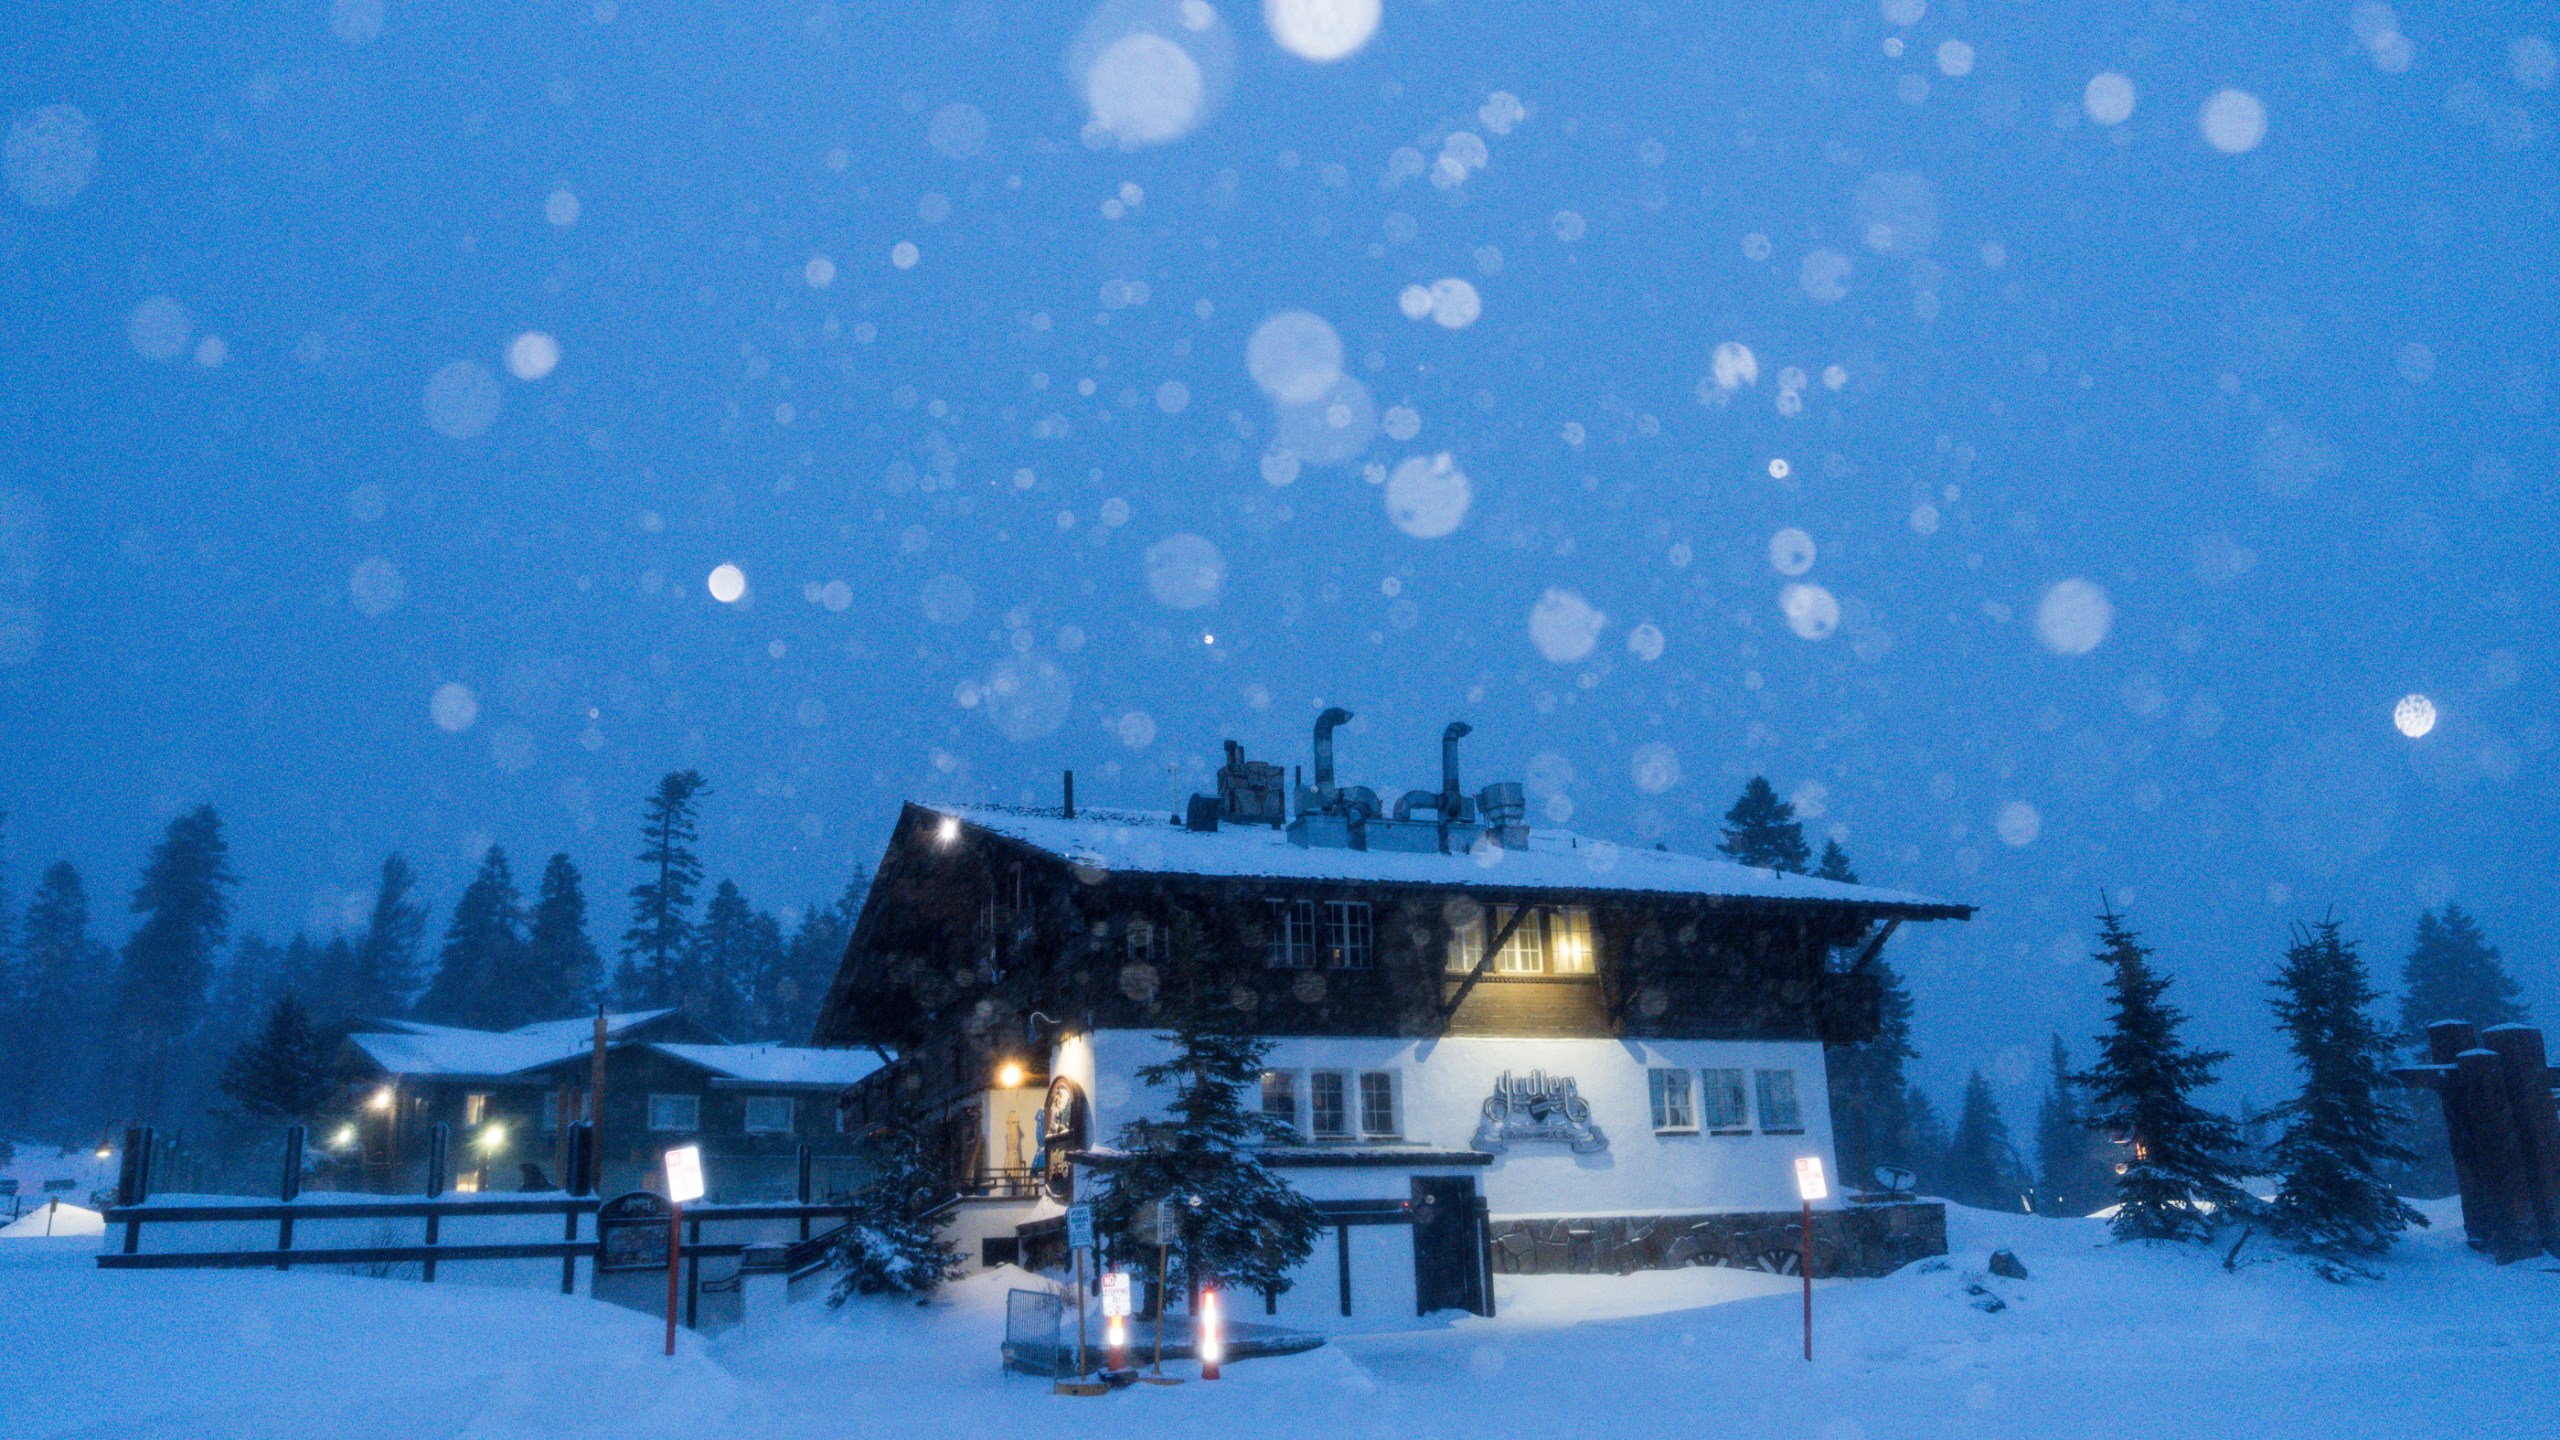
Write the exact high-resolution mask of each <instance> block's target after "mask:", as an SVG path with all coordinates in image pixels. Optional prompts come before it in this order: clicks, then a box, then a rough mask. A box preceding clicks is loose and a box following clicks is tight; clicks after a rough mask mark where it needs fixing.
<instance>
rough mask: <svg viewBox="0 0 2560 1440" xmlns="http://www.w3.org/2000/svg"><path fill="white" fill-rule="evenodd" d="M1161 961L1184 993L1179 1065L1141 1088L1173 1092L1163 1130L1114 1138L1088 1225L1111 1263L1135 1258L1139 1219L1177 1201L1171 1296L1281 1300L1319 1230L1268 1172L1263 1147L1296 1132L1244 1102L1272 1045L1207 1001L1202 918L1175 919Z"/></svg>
mask: <svg viewBox="0 0 2560 1440" xmlns="http://www.w3.org/2000/svg"><path fill="white" fill-rule="evenodd" d="M1166 958H1167V959H1168V961H1169V962H1170V964H1171V967H1172V968H1173V970H1174V972H1175V974H1176V976H1177V977H1178V983H1179V984H1180V985H1181V990H1180V997H1181V998H1180V1000H1179V1002H1178V1003H1179V1009H1178V1011H1177V1012H1176V1017H1175V1024H1174V1031H1173V1033H1172V1034H1171V1035H1167V1036H1164V1037H1162V1038H1163V1039H1164V1040H1165V1041H1166V1042H1167V1043H1168V1044H1170V1045H1172V1046H1173V1049H1174V1053H1173V1055H1172V1056H1171V1057H1170V1058H1168V1059H1166V1060H1164V1061H1161V1062H1159V1063H1157V1064H1153V1065H1145V1066H1141V1067H1139V1070H1138V1079H1139V1080H1140V1081H1141V1082H1142V1083H1144V1084H1145V1085H1147V1086H1148V1087H1149V1088H1150V1089H1153V1088H1157V1087H1170V1088H1171V1090H1172V1092H1173V1095H1172V1100H1171V1103H1170V1104H1169V1105H1168V1106H1167V1107H1166V1110H1165V1115H1164V1118H1162V1119H1154V1118H1148V1119H1139V1120H1132V1121H1130V1122H1129V1123H1128V1124H1126V1125H1123V1126H1121V1127H1120V1132H1119V1135H1118V1136H1117V1137H1116V1148H1117V1149H1118V1151H1119V1154H1118V1155H1117V1156H1115V1157H1114V1158H1113V1159H1111V1160H1110V1161H1109V1162H1108V1163H1107V1166H1106V1167H1105V1176H1106V1181H1105V1186H1104V1189H1103V1191H1102V1194H1101V1196H1100V1197H1099V1198H1098V1199H1097V1200H1096V1201H1095V1204H1094V1221H1095V1224H1096V1225H1097V1227H1098V1228H1100V1229H1101V1230H1102V1231H1103V1232H1104V1233H1105V1234H1106V1235H1109V1236H1111V1237H1113V1241H1112V1243H1113V1248H1114V1250H1115V1252H1118V1253H1127V1254H1133V1253H1135V1244H1134V1239H1133V1237H1134V1233H1135V1231H1136V1230H1137V1228H1138V1225H1137V1220H1138V1212H1139V1211H1140V1210H1141V1209H1142V1208H1144V1207H1148V1206H1152V1205H1154V1204H1156V1203H1157V1202H1158V1201H1160V1200H1168V1199H1169V1200H1172V1201H1174V1202H1175V1204H1174V1206H1173V1210H1174V1216H1175V1225H1176V1233H1175V1234H1174V1235H1173V1236H1171V1237H1169V1246H1168V1249H1169V1254H1168V1256H1167V1261H1166V1263H1167V1267H1168V1271H1169V1274H1168V1278H1167V1281H1166V1283H1167V1284H1168V1285H1170V1286H1174V1287H1177V1288H1179V1289H1182V1290H1185V1291H1189V1292H1191V1293H1194V1294H1196V1293H1197V1292H1198V1289H1199V1287H1200V1286H1202V1285H1214V1286H1220V1287H1226V1288H1235V1289H1243V1290H1252V1291H1259V1292H1262V1293H1264V1294H1269V1295H1277V1294H1280V1293H1281V1292H1283V1291H1285V1290H1287V1289H1288V1288H1289V1272H1290V1271H1291V1270H1293V1269H1295V1268H1296V1267H1297V1266H1298V1265H1299V1264H1300V1263H1302V1262H1303V1261H1305V1259H1306V1258H1307V1256H1308V1254H1309V1253H1311V1252H1312V1251H1313V1250H1314V1249H1315V1243H1316V1234H1317V1231H1318V1230H1319V1228H1320V1222H1319V1221H1318V1219H1317V1217H1316V1208H1315V1205H1314V1202H1312V1201H1310V1200H1308V1199H1307V1197H1306V1196H1304V1195H1301V1194H1299V1193H1298V1191H1297V1190H1296V1189H1295V1188H1294V1187H1292V1186H1291V1185H1290V1184H1289V1182H1288V1181H1286V1180H1284V1179H1282V1178H1280V1176H1279V1175H1278V1174H1277V1173H1275V1172H1274V1171H1273V1170H1272V1169H1271V1167H1270V1166H1268V1165H1266V1164H1265V1163H1264V1162H1263V1158H1262V1154H1261V1149H1262V1147H1263V1146H1264V1145H1269V1144H1287V1143H1290V1142H1292V1141H1294V1140H1295V1139H1296V1138H1297V1132H1296V1131H1295V1130H1294V1129H1292V1128H1291V1127H1290V1126H1288V1125H1287V1124H1286V1123H1284V1122H1282V1121H1280V1120H1277V1119H1274V1118H1272V1117H1269V1116H1266V1115H1264V1114H1263V1113H1262V1112H1261V1110H1260V1109H1259V1108H1255V1109H1251V1110H1248V1109H1247V1108H1246V1107H1245V1105H1244V1103H1243V1100H1242V1096H1243V1094H1244V1092H1245V1088H1246V1087H1247V1086H1249V1085H1254V1086H1258V1085H1259V1084H1260V1083H1261V1078H1262V1068H1263V1066H1262V1062H1263V1058H1264V1056H1266V1055H1267V1054H1268V1053H1269V1052H1270V1042H1268V1041H1266V1040H1262V1039H1258V1038H1256V1037H1253V1036H1251V1035H1247V1034H1245V1033H1242V1030H1241V1027H1240V1026H1238V1025H1237V1024H1236V1014H1235V1011H1234V1009H1233V1007H1231V1006H1228V1005H1225V1004H1222V1003H1220V1002H1219V1001H1218V1000H1216V999H1214V998H1212V996H1211V994H1210V991H1211V989H1212V988H1213V977H1212V976H1211V975H1210V974H1209V973H1208V971H1209V967H1210V957H1209V955H1208V954H1207V942H1206V940H1205V938H1204V937H1203V935H1202V932H1201V927H1200V921H1199V919H1198V917H1196V916H1194V915H1192V914H1191V913H1190V912H1188V911H1176V912H1175V913H1174V916H1173V923H1172V925H1171V926H1170V927H1169V944H1168V946H1167V956H1166ZM1195 1200H1196V1201H1197V1202H1198V1203H1196V1204H1194V1203H1192V1202H1193V1201H1195Z"/></svg>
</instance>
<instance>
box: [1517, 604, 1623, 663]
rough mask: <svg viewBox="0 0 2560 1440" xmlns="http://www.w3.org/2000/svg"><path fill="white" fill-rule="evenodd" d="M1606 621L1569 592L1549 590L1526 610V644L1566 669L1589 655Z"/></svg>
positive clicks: (1606, 618)
mask: <svg viewBox="0 0 2560 1440" xmlns="http://www.w3.org/2000/svg"><path fill="white" fill-rule="evenodd" d="M1608 623H1609V617H1608V616H1606V615H1604V614H1602V613H1601V612H1600V611H1599V610H1598V609H1597V608H1595V607H1594V606H1593V605H1592V603H1591V602H1590V601H1588V600H1585V599H1583V598H1582V597H1581V596H1579V595H1576V594H1575V593H1573V592H1572V591H1570V590H1549V591H1548V592H1547V593H1546V594H1544V595H1541V596H1539V597H1538V603H1537V604H1536V605H1533V606H1531V607H1530V609H1529V643H1531V644H1533V645H1535V646H1537V647H1538V653H1539V654H1541V655H1544V656H1545V657H1547V658H1548V659H1549V660H1552V661H1554V662H1555V663H1556V664H1558V665H1570V664H1572V663H1574V662H1575V661H1577V660H1580V659H1583V658H1584V657H1586V656H1588V655H1589V654H1590V653H1591V649H1592V647H1593V646H1595V645H1597V644H1599V643H1600V632H1601V630H1603V629H1604V628H1606V627H1607V626H1608Z"/></svg>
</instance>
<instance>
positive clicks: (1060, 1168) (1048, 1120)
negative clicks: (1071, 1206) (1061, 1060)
mask: <svg viewBox="0 0 2560 1440" xmlns="http://www.w3.org/2000/svg"><path fill="white" fill-rule="evenodd" d="M1087 1113H1088V1112H1087V1110H1086V1108H1085V1103H1084V1092H1083V1091H1081V1090H1079V1089H1077V1088H1076V1082H1074V1081H1073V1080H1069V1079H1067V1078H1065V1077H1063V1076H1061V1077H1059V1078H1058V1079H1057V1080H1055V1081H1053V1082H1052V1083H1051V1084H1050V1086H1049V1098H1048V1099H1047V1100H1046V1101H1045V1102H1043V1104H1042V1105H1041V1107H1040V1160H1041V1169H1042V1170H1043V1172H1044V1173H1043V1175H1042V1180H1043V1182H1044V1183H1045V1184H1046V1186H1047V1188H1048V1191H1049V1198H1050V1199H1052V1200H1057V1201H1061V1202H1065V1201H1071V1200H1073V1199H1075V1197H1076V1171H1075V1163H1074V1162H1073V1161H1071V1160H1069V1159H1068V1158H1067V1157H1068V1156H1069V1155H1070V1154H1072V1153H1073V1152H1075V1151H1078V1150H1081V1149H1083V1148H1084V1147H1085V1143H1086V1129H1087V1125H1086V1116H1087Z"/></svg>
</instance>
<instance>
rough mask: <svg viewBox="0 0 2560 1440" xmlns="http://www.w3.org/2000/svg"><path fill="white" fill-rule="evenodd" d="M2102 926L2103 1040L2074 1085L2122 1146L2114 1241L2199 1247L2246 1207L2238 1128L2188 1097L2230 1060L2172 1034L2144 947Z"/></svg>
mask: <svg viewBox="0 0 2560 1440" xmlns="http://www.w3.org/2000/svg"><path fill="white" fill-rule="evenodd" d="M2099 926H2100V931H2099V947H2100V948H2099V950H2098V954H2097V956H2096V959H2097V960H2098V962H2099V963H2100V964H2102V965H2105V966H2106V967H2107V998H2108V1001H2109V1013H2108V1017H2107V1032H2106V1034H2105V1035H2104V1036H2103V1037H2101V1038H2100V1040H2099V1042H2098V1061H2097V1063H2096V1064H2095V1065H2093V1066H2091V1067H2090V1068H2089V1069H2088V1070H2087V1071H2085V1072H2083V1073H2082V1074H2081V1075H2080V1076H2079V1077H2078V1078H2079V1080H2080V1083H2081V1084H2082V1085H2083V1086H2085V1087H2087V1090H2088V1094H2089V1100H2090V1109H2089V1116H2088V1120H2089V1124H2090V1126H2091V1127H2092V1128H2094V1129H2097V1130H2099V1131H2102V1132H2105V1133H2108V1134H2111V1135H2114V1136H2117V1137H2119V1138H2120V1139H2122V1141H2123V1142H2124V1148H2125V1155H2126V1158H2125V1160H2124V1162H2123V1163H2124V1170H2123V1172H2122V1173H2121V1174H2119V1175H2118V1176H2117V1177H2116V1186H2115V1190H2116V1203H2117V1205H2118V1207H2119V1208H2118V1209H2117V1211H2116V1218H2115V1220H2114V1222H2113V1228H2114V1230H2115V1233H2116V1238H2118V1239H2120V1240H2184V1239H2202V1238H2204V1237H2206V1236H2209V1235H2210V1234H2211V1233H2212V1232H2213V1227H2214V1225H2215V1223H2216V1221H2217V1219H2218V1218H2221V1217H2227V1216H2231V1215H2236V1214H2240V1213H2244V1212H2246V1211H2247V1210H2248V1209H2249V1208H2250V1205H2251V1201H2250V1199H2249V1197H2248V1195H2247V1194H2246V1193H2245V1192H2243V1191H2242V1190H2241V1188H2240V1184H2239V1176H2238V1174H2237V1171H2236V1165H2235V1162H2234V1160H2233V1151H2234V1150H2236V1149H2237V1148H2238V1146H2239V1143H2240V1136H2239V1132H2238V1129H2237V1127H2235V1126H2234V1125H2233V1124H2232V1123H2231V1121H2230V1119H2229V1118H2228V1117H2226V1116H2223V1115H2219V1114H2216V1113H2215V1112H2213V1111H2211V1110H2208V1109H2206V1108H2205V1107H2204V1106H2203V1105H2202V1104H2200V1103H2198V1101H2197V1100H2196V1098H2195V1096H2196V1092H2198V1091H2200V1090H2203V1089H2204V1088H2205V1087H2206V1086H2208V1085H2211V1084H2212V1083H2213V1076H2214V1071H2215V1069H2216V1068H2217V1067H2219V1066H2220V1065H2221V1064H2222V1062H2223V1061H2225V1060H2227V1059H2229V1058H2230V1057H2229V1056H2228V1055H2225V1054H2223V1053H2222V1052H2220V1051H2214V1050H2196V1049H2193V1048H2191V1047H2190V1046H2188V1044H2187V1043H2186V1041H2185V1040H2184V1039H2182V1038H2181V1037H2180V1036H2179V1034H2178V1031H2179V1028H2180V1027H2181V1026H2183V1025H2184V1024H2185V1023H2186V1018H2187V1017H2186V1016H2185V1015H2184V1014H2183V1013H2181V1012H2180V1011H2179V1010H2178V1009H2177V1008H2176V1007H2175V1006H2173V1005H2170V1004H2169V1003H2168V1002H2167V1001H2166V1000H2165V999H2164V998H2163V996H2164V994H2165V993H2166V992H2167V990H2168V988H2169V977H2167V976H2166V975H2162V974H2160V973H2159V972H2158V971H2156V970H2154V969H2153V968H2152V965H2151V951H2150V949H2149V948H2148V947H2146V946H2144V945H2143V944H2142V942H2141V940H2140V938H2139V937H2138V936H2137V935H2135V933H2134V932H2133V931H2132V930H2130V929H2128V928H2126V926H2125V924H2124V919H2123V917H2122V916H2120V915H2118V914H2116V913H2115V911H2114V910H2112V909H2109V910H2107V911H2106V912H2104V913H2103V914H2101V915H2100V916H2099Z"/></svg>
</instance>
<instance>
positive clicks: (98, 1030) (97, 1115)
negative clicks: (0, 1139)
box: [19, 861, 115, 1130]
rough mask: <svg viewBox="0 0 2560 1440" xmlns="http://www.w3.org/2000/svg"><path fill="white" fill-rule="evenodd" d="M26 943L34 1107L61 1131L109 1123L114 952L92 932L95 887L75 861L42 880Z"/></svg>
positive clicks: (27, 1056) (27, 1040)
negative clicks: (106, 1079)
mask: <svg viewBox="0 0 2560 1440" xmlns="http://www.w3.org/2000/svg"><path fill="white" fill-rule="evenodd" d="M19 948H20V953H21V956H22V958H23V961H24V964H25V973H26V976H27V984H28V989H29V994H30V1005H29V1009H30V1011H31V1013H32V1014H33V1015H34V1016H35V1017H36V1018H37V1023H36V1024H35V1025H34V1027H33V1028H32V1029H30V1030H28V1031H27V1032H26V1033H25V1034H24V1035H23V1036H22V1037H21V1039H20V1041H19V1044H20V1046H21V1050H20V1055H19V1059H20V1063H22V1064H24V1065H25V1066H26V1067H27V1069H28V1072H29V1073H30V1074H31V1075H33V1076H34V1077H35V1085H34V1089H33V1095H32V1098H31V1103H30V1110H31V1112H32V1113H33V1115H34V1116H35V1118H36V1119H37V1120H38V1121H39V1122H40V1123H43V1124H45V1125H47V1126H49V1127H50V1128H52V1129H55V1130H61V1129H65V1128H85V1127H86V1125H87V1124H89V1123H91V1122H97V1121H103V1120H104V1119H106V1116H105V1114H104V1113H103V1110H102V1107H100V1106H99V1104H98V1102H97V1100H96V1099H95V1096H96V1085H95V1082H96V1080H97V1079H98V1078H99V1076H98V1073H97V1064H98V1058H99V1056H100V1054H101V1052H102V1051H104V1050H105V1049H106V1048H107V1045H106V1042H107V1012H106V1005H105V1003H104V1002H105V1000H106V998H107V997H108V996H109V995H110V994H112V993H113V991H114V988H115V986H114V980H115V955H114V952H113V951H110V950H108V949H107V947H105V946H104V945H101V944H99V943H98V942H97V941H95V940H93V939H91V938H90V936H89V892H88V889H87V887H86V886H84V885H83V884H81V881H80V872H79V871H78V870H76V869H74V868H72V866H71V864H70V862H68V861H57V862H56V863H55V864H54V865H53V866H51V867H50V868H48V869H47V870H46V871H45V872H44V875H43V878H41V879H39V880H38V881H37V882H36V888H35V893H34V894H33V895H31V896H30V897H29V898H28V901H27V914H26V923H25V925H24V927H23V928H22V930H21V938H20V943H19Z"/></svg>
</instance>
